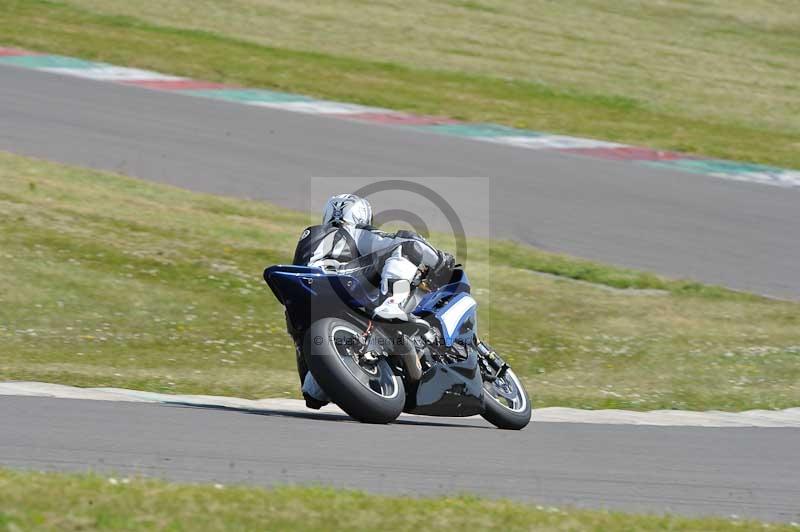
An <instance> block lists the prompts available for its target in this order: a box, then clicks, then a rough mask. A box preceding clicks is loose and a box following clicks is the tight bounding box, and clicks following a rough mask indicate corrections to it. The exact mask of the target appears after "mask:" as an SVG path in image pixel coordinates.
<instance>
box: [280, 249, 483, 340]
mask: <svg viewBox="0 0 800 532" xmlns="http://www.w3.org/2000/svg"><path fill="white" fill-rule="evenodd" d="M264 280H265V281H266V282H267V284H268V285H269V287H270V288H271V289H272V291H273V293H274V294H275V297H277V298H278V301H280V303H281V304H282V305H284V306H285V307H286V310H287V313H288V314H289V319H290V320H291V322H292V324H293V325H294V327H295V328H296V329H298V330H304V329H306V328H307V327H308V326H310V324H311V323H312V322H313V321H314V320H315V319H317V318H318V317H319V316H324V315H331V314H329V313H330V312H331V311H332V310H334V309H335V308H336V307H341V306H342V305H344V307H346V308H349V309H351V310H355V311H361V312H365V313H367V314H369V313H370V311H371V309H372V308H374V306H375V305H376V304H377V303H378V300H379V297H380V293H379V291H378V290H377V289H376V288H375V287H373V286H371V285H370V284H369V283H367V282H366V281H364V280H363V279H360V278H358V277H357V276H354V275H340V274H331V273H325V272H324V271H323V270H321V269H320V268H312V267H309V266H283V265H278V266H272V267H270V268H267V269H266V270H265V271H264ZM469 291H470V285H469V280H468V279H467V276H466V274H465V273H464V272H463V270H456V271H454V275H453V279H452V281H451V282H450V283H448V284H446V285H444V286H442V287H441V288H439V289H438V290H436V291H433V292H430V293H428V294H426V295H425V297H423V298H422V300H421V301H420V302H419V304H418V305H417V308H416V309H414V314H416V315H418V316H428V315H431V314H433V315H434V316H435V317H436V318H437V320H438V321H439V322H440V324H441V325H442V327H441V328H442V335H443V338H444V341H445V343H446V345H448V346H451V345H453V343H455V342H456V341H465V342H468V341H470V340H471V339H472V338H473V336H474V334H475V332H474V329H475V319H476V317H475V314H476V308H477V304H474V300H473V299H472V298H471V296H469ZM465 298H466V299H465ZM470 302H471V303H470Z"/></svg>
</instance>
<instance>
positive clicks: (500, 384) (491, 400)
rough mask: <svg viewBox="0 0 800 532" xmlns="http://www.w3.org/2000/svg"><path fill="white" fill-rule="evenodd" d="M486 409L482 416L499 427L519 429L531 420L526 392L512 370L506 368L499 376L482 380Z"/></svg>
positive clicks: (529, 402) (529, 404)
mask: <svg viewBox="0 0 800 532" xmlns="http://www.w3.org/2000/svg"><path fill="white" fill-rule="evenodd" d="M483 391H484V394H485V396H486V410H485V411H484V412H483V418H484V419H485V420H486V421H488V422H489V423H491V424H492V425H494V426H495V427H497V428H500V429H509V430H520V429H523V428H525V427H526V426H527V425H528V423H530V421H531V401H530V399H529V398H528V392H527V391H526V390H525V387H524V386H523V385H522V383H521V382H520V380H519V378H518V377H517V375H516V373H514V370H512V369H511V368H506V369H505V371H503V372H501V375H500V376H497V377H493V378H491V379H489V380H486V379H485V380H484V381H483Z"/></svg>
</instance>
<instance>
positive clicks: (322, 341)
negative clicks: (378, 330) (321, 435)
mask: <svg viewBox="0 0 800 532" xmlns="http://www.w3.org/2000/svg"><path fill="white" fill-rule="evenodd" d="M361 334H362V331H361V328H360V327H359V326H358V325H355V324H353V323H351V322H349V321H347V320H343V319H340V318H323V319H321V320H318V321H316V322H314V323H313V324H311V327H309V329H308V331H307V333H306V336H305V341H304V344H305V345H304V349H303V355H304V358H305V362H306V365H307V366H308V369H309V370H310V371H311V374H312V375H314V378H315V379H316V380H317V382H318V383H319V385H320V386H321V387H322V389H323V390H324V391H325V393H326V394H328V396H329V397H330V398H331V399H332V400H333V402H334V403H336V404H337V405H339V407H341V408H342V410H344V411H345V412H347V414H348V415H350V417H352V418H354V419H356V420H358V421H361V422H363V423H390V422H392V421H394V420H395V419H397V417H398V416H399V415H400V413H401V412H402V411H403V406H404V405H405V401H406V393H405V388H404V386H403V380H402V379H401V378H400V377H399V376H398V375H396V374H395V373H394V372H393V371H392V368H391V366H390V365H389V363H388V361H387V360H386V358H385V357H382V356H381V357H378V358H377V361H374V362H369V363H366V362H365V361H363V360H361V359H360V357H358V356H357V353H355V349H356V348H357V347H358V346H359V337H360V336H361Z"/></svg>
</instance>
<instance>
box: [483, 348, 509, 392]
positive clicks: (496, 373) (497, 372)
mask: <svg viewBox="0 0 800 532" xmlns="http://www.w3.org/2000/svg"><path fill="white" fill-rule="evenodd" d="M475 347H476V348H477V349H478V354H479V355H480V357H479V358H480V364H481V375H482V376H483V380H484V381H487V382H494V381H496V380H497V379H502V378H503V377H505V374H506V371H508V369H509V366H508V364H506V362H505V361H504V360H503V359H502V358H500V355H498V354H497V352H496V351H495V350H494V349H492V348H491V346H489V345H487V344H485V343H483V342H481V341H480V340H477V339H476V342H475Z"/></svg>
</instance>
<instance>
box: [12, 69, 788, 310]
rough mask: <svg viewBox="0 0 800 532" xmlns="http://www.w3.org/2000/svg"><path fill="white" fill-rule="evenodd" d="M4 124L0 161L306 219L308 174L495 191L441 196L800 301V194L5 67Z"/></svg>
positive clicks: (522, 227) (632, 261)
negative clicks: (119, 176)
mask: <svg viewBox="0 0 800 532" xmlns="http://www.w3.org/2000/svg"><path fill="white" fill-rule="evenodd" d="M0 124H2V127H1V128H0V149H2V150H9V151H13V152H18V153H23V154H29V155H34V156H38V157H42V158H47V159H52V160H56V161H63V162H67V163H74V164H80V165H85V166H91V167H96V168H103V169H111V170H116V171H119V172H122V173H126V174H129V175H133V176H138V177H142V178H147V179H152V180H155V181H161V182H165V183H171V184H174V185H179V186H182V187H185V188H190V189H194V190H199V191H204V192H212V193H217V194H224V195H231V196H243V197H250V198H257V199H266V200H270V201H273V202H277V203H279V204H282V205H286V206H289V207H294V208H301V209H307V210H312V209H313V210H319V209H320V205H312V204H311V203H312V202H311V201H310V198H311V194H310V192H309V179H310V178H311V177H313V176H365V177H423V176H452V177H466V176H479V177H488V178H491V179H492V187H491V194H490V195H491V199H490V200H487V198H486V197H485V196H483V195H478V194H474V193H472V192H470V191H463V190H460V189H454V190H452V191H451V193H450V194H449V198H453V199H459V200H460V201H461V202H462V204H464V205H466V207H465V208H462V211H463V212H467V213H471V214H470V216H463V214H462V218H465V219H466V223H467V224H470V223H472V224H473V225H474V228H473V229H476V228H477V229H476V231H473V232H472V234H478V235H480V234H481V233H489V234H491V235H493V236H496V237H503V238H513V239H516V240H518V241H521V242H526V243H530V244H534V245H536V246H539V247H541V248H544V249H549V250H555V251H561V252H566V253H570V254H574V255H578V256H582V257H587V258H591V259H596V260H601V261H605V262H608V263H614V264H620V265H625V266H630V267H635V268H641V269H646V270H651V271H656V272H660V273H664V274H668V275H671V276H678V277H689V278H694V279H697V280H700V281H705V282H710V283H717V284H723V285H727V286H730V287H734V288H739V289H746V290H750V291H755V292H759V293H764V294H769V295H772V296H776V297H783V298H794V299H798V298H800V275H798V269H797V265H798V264H800V208H798V204H800V189H782V188H778V187H772V186H766V185H758V184H752V183H740V182H732V181H725V180H721V179H717V178H712V177H706V176H702V175H694V174H688V173H682V172H676V171H671V170H661V169H654V168H648V167H644V166H641V165H634V164H630V163H624V162H611V161H601V160H597V159H588V158H582V157H578V156H572V155H566V154H558V153H553V152H542V151H535V150H526V149H521V148H514V147H510V146H500V145H493V144H489V143H481V142H474V141H470V140H468V139H459V138H453V137H445V136H440V135H433V134H424V133H420V132H417V131H413V130H403V129H400V128H397V127H388V126H380V125H370V124H363V123H355V122H348V121H345V120H341V119H336V118H329V117H324V116H310V115H304V114H301V113H291V112H286V111H281V110H274V109H266V108H254V107H248V106H242V105H238V104H235V103H228V102H222V101H212V100H207V99H201V98H192V97H189V96H184V95H180V94H169V93H163V92H156V91H149V90H146V89H143V88H139V87H127V86H121V85H114V84H110V83H103V82H95V81H90V80H82V79H75V78H67V77H64V76H58V75H55V74H49V73H45V72H35V71H30V70H24V69H19V68H15V67H10V66H0ZM317 183H318V182H317ZM332 183H333V184H332V187H333V188H332V189H331V190H330V192H333V191H334V190H335V189H336V185H335V182H332ZM318 192H319V191H318ZM487 201H489V202H490V208H487V205H486V204H487ZM422 203H423V202H420V204H418V205H414V206H413V209H417V208H422V207H423V205H422ZM472 213H478V214H476V216H481V214H479V213H488V214H487V215H486V216H488V217H489V218H490V219H475V220H473V219H471V216H472ZM421 215H422V216H423V218H424V217H426V213H425V212H422V213H421ZM481 228H488V229H489V230H488V231H481ZM468 229H469V228H468ZM469 234H470V233H469V232H468V235H469ZM484 236H485V235H484Z"/></svg>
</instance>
